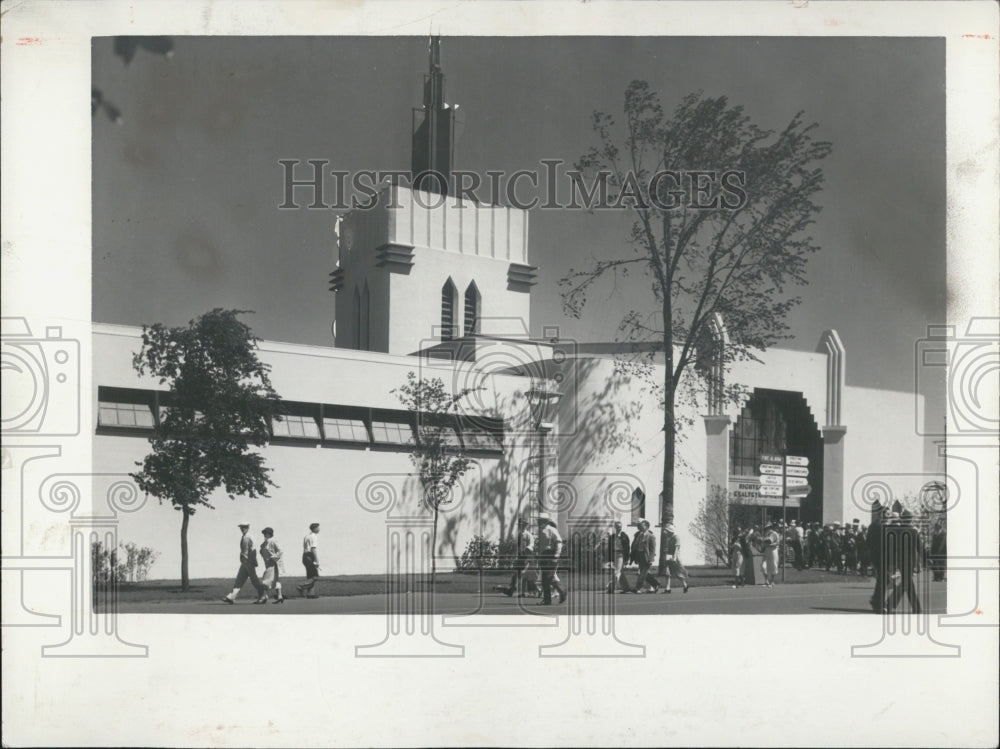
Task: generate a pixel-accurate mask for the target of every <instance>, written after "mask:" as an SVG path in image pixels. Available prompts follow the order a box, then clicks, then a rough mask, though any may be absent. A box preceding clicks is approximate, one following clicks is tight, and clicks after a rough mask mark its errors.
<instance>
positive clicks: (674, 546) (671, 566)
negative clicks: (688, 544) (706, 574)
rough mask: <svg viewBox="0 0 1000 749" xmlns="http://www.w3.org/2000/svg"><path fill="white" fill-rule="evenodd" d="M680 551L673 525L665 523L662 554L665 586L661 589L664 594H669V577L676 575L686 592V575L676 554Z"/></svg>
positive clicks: (678, 540)
mask: <svg viewBox="0 0 1000 749" xmlns="http://www.w3.org/2000/svg"><path fill="white" fill-rule="evenodd" d="M680 549H681V542H680V539H679V538H677V532H676V531H675V530H674V524H673V523H665V524H664V526H663V553H664V554H665V555H666V556H665V557H664V559H665V560H666V571H667V584H666V586H665V587H664V589H663V592H664V593H669V592H670V576H671V575H676V576H677V577H678V578H680V581H681V583H682V584H683V585H684V592H685V593H687V592H688V573H687V570H686V569H684V565H683V564H681V560H680V557H679V556H678V555H677V552H678V551H680Z"/></svg>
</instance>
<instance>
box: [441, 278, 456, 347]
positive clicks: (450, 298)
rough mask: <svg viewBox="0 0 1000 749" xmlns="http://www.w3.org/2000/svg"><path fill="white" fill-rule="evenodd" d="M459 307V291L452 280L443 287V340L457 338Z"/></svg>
mask: <svg viewBox="0 0 1000 749" xmlns="http://www.w3.org/2000/svg"><path fill="white" fill-rule="evenodd" d="M457 305H458V289H457V288H455V284H454V283H452V280H451V278H449V279H448V280H447V281H445V282H444V286H443V287H441V340H442V341H451V340H454V338H455V307H456V306H457Z"/></svg>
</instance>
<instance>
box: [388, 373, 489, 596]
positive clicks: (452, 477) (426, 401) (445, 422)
mask: <svg viewBox="0 0 1000 749" xmlns="http://www.w3.org/2000/svg"><path fill="white" fill-rule="evenodd" d="M392 392H393V394H395V395H396V397H397V398H399V401H400V403H402V404H403V406H404V408H406V409H407V410H408V411H410V412H411V413H413V414H414V416H415V419H416V423H417V431H418V437H417V443H416V444H415V445H414V448H413V451H412V452H411V453H410V460H411V462H412V463H413V465H414V467H415V468H416V469H417V472H418V474H419V477H420V485H421V488H422V489H423V497H422V500H421V501H422V503H423V505H424V506H425V507H427V508H428V509H430V510H431V512H433V514H434V525H433V528H432V530H431V585H432V586H433V584H434V574H435V572H436V571H437V562H436V558H437V526H438V515H439V514H440V510H441V508H442V507H444V506H446V505H448V504H451V502H453V501H454V499H453V495H452V489H453V488H454V486H455V484H456V483H458V480H459V479H460V478H462V476H464V475H465V474H466V473H467V472H468V471H469V469H470V468H472V460H471V459H469V458H468V457H467V456H466V455H465V453H464V452H463V450H462V448H461V446H460V445H459V444H456V442H455V441H454V440H453V439H452V435H454V433H455V432H454V429H453V424H454V419H455V416H456V415H457V413H458V409H459V403H460V402H461V401H462V400H463V399H464V398H465V397H466V396H467V395H468V394H469V393H470V392H472V389H471V388H463V389H462V390H461V391H459V392H457V393H450V392H448V390H447V389H446V388H445V386H444V381H443V380H441V378H439V377H435V378H433V379H430V380H424V379H418V378H417V376H416V374H414V373H413V372H407V373H406V384H405V385H400V386H399V387H398V388H395V389H394V390H393V391H392Z"/></svg>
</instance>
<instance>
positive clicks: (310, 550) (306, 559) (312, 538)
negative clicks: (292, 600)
mask: <svg viewBox="0 0 1000 749" xmlns="http://www.w3.org/2000/svg"><path fill="white" fill-rule="evenodd" d="M318 535H319V523H312V524H311V525H310V526H309V533H308V534H306V537H305V538H303V539H302V565H303V566H304V567H305V568H306V582H305V584H304V585H300V586H298V590H299V595H304V596H305V597H306V598H319V596H318V595H316V594H315V593H314V590H315V588H316V581H317V580H318V579H319V552H318V551H317V550H316V545H317V543H318Z"/></svg>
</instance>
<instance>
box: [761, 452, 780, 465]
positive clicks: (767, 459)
mask: <svg viewBox="0 0 1000 749" xmlns="http://www.w3.org/2000/svg"><path fill="white" fill-rule="evenodd" d="M760 462H761V463H777V464H778V465H779V466H780V465H781V463H782V461H781V456H780V455H761V456H760Z"/></svg>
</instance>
